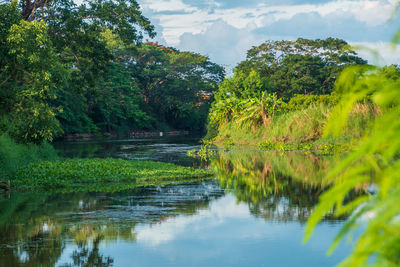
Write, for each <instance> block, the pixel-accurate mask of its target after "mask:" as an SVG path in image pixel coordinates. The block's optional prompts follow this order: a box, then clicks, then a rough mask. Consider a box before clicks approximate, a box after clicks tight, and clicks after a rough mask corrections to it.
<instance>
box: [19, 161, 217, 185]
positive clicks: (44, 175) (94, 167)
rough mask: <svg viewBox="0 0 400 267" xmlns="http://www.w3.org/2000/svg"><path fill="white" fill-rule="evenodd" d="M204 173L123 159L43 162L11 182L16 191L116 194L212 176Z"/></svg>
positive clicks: (186, 168) (172, 165)
mask: <svg viewBox="0 0 400 267" xmlns="http://www.w3.org/2000/svg"><path fill="white" fill-rule="evenodd" d="M212 174H213V173H212V172H211V171H209V170H203V169H194V168H190V167H182V166H177V165H175V164H171V163H163V162H154V161H139V160H123V159H111V158H107V159H66V160H58V161H42V162H37V163H33V164H30V165H27V166H25V167H23V168H21V169H20V170H19V171H18V172H17V175H16V178H15V179H14V180H12V186H13V187H15V188H17V189H28V190H29V189H46V190H55V191H63V192H69V191H117V190H123V189H129V188H133V187H138V186H149V185H158V184H165V183H177V182H186V181H190V180H193V179H201V178H206V177H210V176H212Z"/></svg>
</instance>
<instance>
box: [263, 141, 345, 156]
mask: <svg viewBox="0 0 400 267" xmlns="http://www.w3.org/2000/svg"><path fill="white" fill-rule="evenodd" d="M258 148H259V149H261V150H278V151H292V150H301V151H314V152H317V153H318V154H324V155H331V154H338V153H343V152H348V151H350V150H352V149H353V147H352V146H351V145H350V144H347V143H346V144H334V143H333V144H326V143H324V144H316V143H285V142H271V141H264V142H261V143H259V144H258Z"/></svg>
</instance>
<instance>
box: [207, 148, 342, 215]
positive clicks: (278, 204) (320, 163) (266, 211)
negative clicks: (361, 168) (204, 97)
mask: <svg viewBox="0 0 400 267" xmlns="http://www.w3.org/2000/svg"><path fill="white" fill-rule="evenodd" d="M337 160H338V159H337V158H333V157H322V156H315V155H312V154H306V153H301V152H289V153H284V154H282V153H280V152H260V151H259V152H254V151H253V152H246V151H240V152H231V153H221V154H220V155H219V157H218V158H216V159H214V160H212V162H211V167H212V168H213V169H214V170H215V172H216V173H217V179H218V181H219V182H220V184H221V186H222V187H223V188H232V189H234V194H235V196H236V198H237V199H238V201H242V202H245V203H248V205H249V209H250V210H251V212H252V213H253V214H254V215H256V216H260V217H263V218H265V219H267V220H272V221H274V220H276V221H283V222H286V221H300V222H305V221H306V220H307V219H308V217H309V216H310V214H311V212H312V210H313V207H314V206H315V205H316V204H317V202H318V197H319V196H320V195H321V193H322V192H323V191H324V190H325V189H326V187H327V186H328V185H329V184H328V182H327V181H326V180H325V178H324V177H325V174H326V172H327V171H328V170H329V168H330V167H331V166H332V165H333V164H334V163H335V161H337ZM327 219H330V220H333V221H334V220H335V219H334V218H332V217H329V216H328V217H327Z"/></svg>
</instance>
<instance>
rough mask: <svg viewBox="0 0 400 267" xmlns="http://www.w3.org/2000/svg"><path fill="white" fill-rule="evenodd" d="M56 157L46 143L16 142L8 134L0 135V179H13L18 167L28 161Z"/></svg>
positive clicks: (52, 149) (26, 163)
mask: <svg viewBox="0 0 400 267" xmlns="http://www.w3.org/2000/svg"><path fill="white" fill-rule="evenodd" d="M57 158H58V156H57V153H56V151H55V150H54V148H53V147H52V146H51V145H50V144H48V143H42V144H41V145H35V144H18V143H16V142H15V141H14V140H13V139H11V138H10V137H9V136H8V135H5V134H3V135H0V181H1V180H3V179H6V180H8V179H11V180H12V179H14V177H15V176H16V173H17V171H18V169H19V168H21V167H23V166H26V165H28V164H30V163H33V162H37V161H40V160H54V159H57Z"/></svg>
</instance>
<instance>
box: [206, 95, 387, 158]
mask: <svg viewBox="0 0 400 267" xmlns="http://www.w3.org/2000/svg"><path fill="white" fill-rule="evenodd" d="M331 111H332V108H331V107H328V106H324V105H312V106H309V107H306V108H304V109H300V110H295V111H291V112H286V113H281V114H277V115H275V116H272V117H271V118H270V122H269V124H268V125H267V126H266V125H264V124H259V125H255V124H242V123H239V122H238V120H235V119H232V120H230V121H228V122H226V123H224V124H222V125H221V126H220V127H219V129H218V131H217V134H216V136H215V137H213V138H211V139H210V140H209V141H208V142H212V143H214V144H216V145H219V146H224V147H230V146H250V147H255V148H259V149H262V150H284V151H287V150H320V151H322V152H323V151H328V152H329V151H346V150H347V151H348V150H351V149H352V147H354V146H356V145H357V143H358V141H359V139H360V138H361V137H362V136H363V135H364V134H365V133H366V129H368V128H369V125H370V124H371V123H372V122H373V120H374V119H375V118H376V117H377V116H379V115H380V114H381V111H380V110H379V109H378V108H376V106H373V105H371V104H369V103H360V104H357V105H356V106H355V107H354V109H353V110H352V112H351V114H350V116H349V119H348V121H347V124H346V127H345V129H344V131H343V134H342V135H341V136H339V137H333V136H328V137H326V136H324V128H325V125H326V124H327V122H328V119H329V116H330V114H331Z"/></svg>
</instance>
